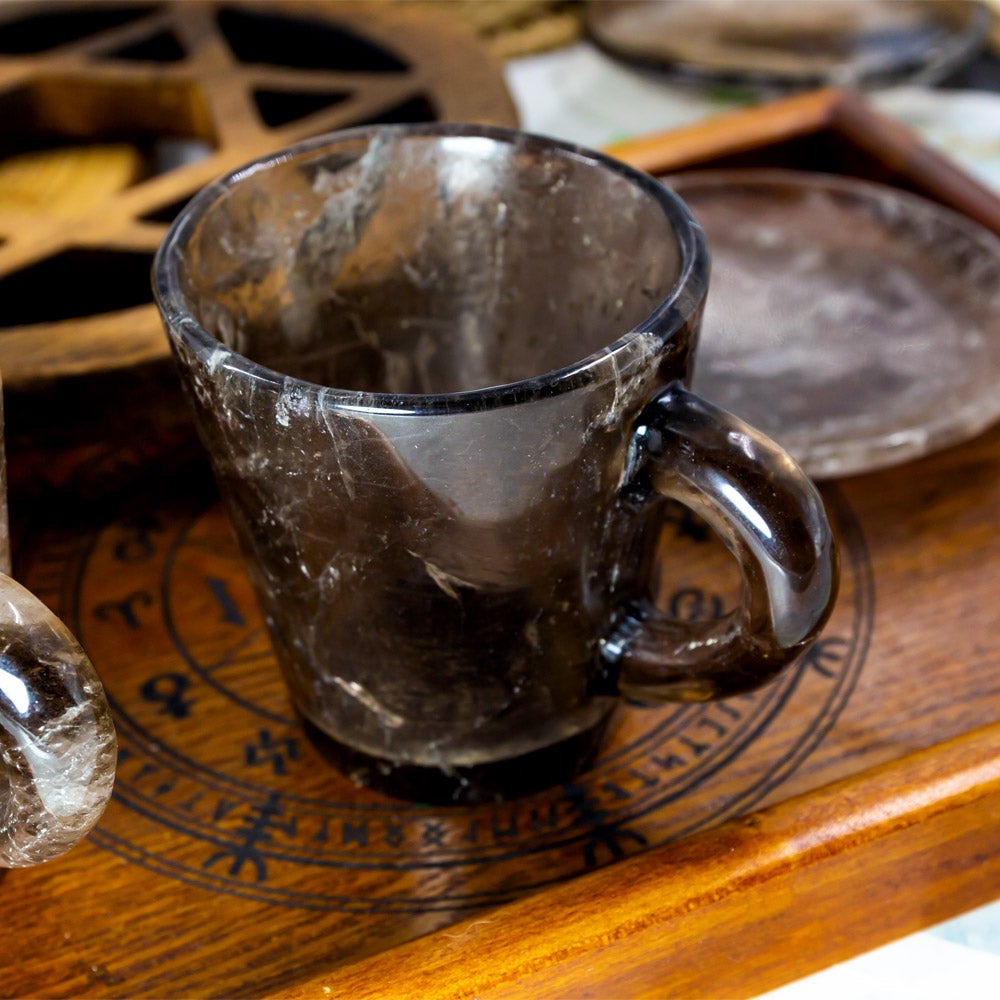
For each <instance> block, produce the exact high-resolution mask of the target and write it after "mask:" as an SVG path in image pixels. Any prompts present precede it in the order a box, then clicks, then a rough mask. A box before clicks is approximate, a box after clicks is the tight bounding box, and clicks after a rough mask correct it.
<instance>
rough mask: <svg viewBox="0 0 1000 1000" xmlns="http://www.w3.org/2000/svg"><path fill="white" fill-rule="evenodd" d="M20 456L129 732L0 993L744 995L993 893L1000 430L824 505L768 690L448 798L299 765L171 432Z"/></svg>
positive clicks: (679, 530)
mask: <svg viewBox="0 0 1000 1000" xmlns="http://www.w3.org/2000/svg"><path fill="white" fill-rule="evenodd" d="M775 111H776V113H778V114H780V113H781V108H780V107H778V108H777V109H775ZM824 122H825V119H821V120H817V121H816V122H815V126H816V128H825V127H826V126H825V124H824ZM807 132H808V130H803V133H804V134H805V133H807ZM729 134H730V131H729V126H728V125H725V124H723V125H720V127H719V142H720V144H722V143H723V142H724V140H725V138H726V137H727V136H728V135H729ZM764 145H766V143H765V144H764ZM843 148H844V151H845V154H846V156H845V159H847V160H850V159H851V146H850V144H849V143H846V142H845V143H844V145H843ZM824 166H825V167H828V166H829V161H828V160H827V161H825V164H824ZM10 458H11V470H10V471H11V496H12V508H13V510H12V519H13V525H14V530H15V536H16V541H17V549H16V553H15V565H16V572H17V574H18V576H19V578H20V579H22V580H23V581H24V582H25V583H27V584H28V585H29V586H30V587H32V589H34V590H35V592H36V593H38V594H39V595H40V596H42V597H43V599H45V600H46V601H47V602H48V603H50V604H51V605H52V606H53V607H54V608H56V610H57V611H59V613H60V614H62V615H63V616H64V617H65V618H66V620H67V621H68V622H69V623H70V625H71V626H72V627H73V628H74V630H75V631H76V632H77V634H78V635H79V636H80V638H81V639H82V641H83V643H84V645H85V647H86V648H87V649H88V651H89V652H90V654H91V656H92V658H93V660H94V662H95V664H96V666H97V667H98V670H99V671H100V672H101V674H102V677H103V678H104V680H105V683H106V685H107V688H108V691H109V695H110V697H111V699H112V702H113V704H114V710H115V714H116V721H117V725H118V728H119V735H120V739H121V745H122V759H121V763H120V767H119V773H118V784H117V790H116V795H115V800H114V802H113V803H112V805H111V807H110V808H109V810H108V812H107V814H106V816H105V818H104V819H103V820H102V822H101V823H100V825H99V827H98V829H97V830H96V831H95V832H94V834H93V835H92V836H91V837H90V838H89V840H88V842H87V843H85V844H84V845H83V846H81V847H80V848H79V849H77V850H76V851H74V852H73V853H72V854H70V855H68V856H67V857H66V858H64V859H62V860H60V861H59V862H57V863H54V864H52V865H49V866H45V867H42V868H39V869H33V870H26V871H13V872H9V873H7V874H6V875H5V876H3V878H2V886H3V892H4V894H5V902H6V906H7V909H6V911H5V912H6V917H7V919H6V924H5V926H6V928H7V931H6V938H7V940H6V945H7V948H6V954H7V955H10V956H17V957H16V959H9V960H8V962H7V967H6V968H5V969H4V975H3V983H4V988H5V990H6V991H7V992H8V993H9V994H10V995H15V996H16V995H45V996H68V995H74V996H122V995H127V996H163V995H170V996H181V995H182V996H209V995H225V996H264V995H270V996H289V997H306V996H309V997H328V996H342V997H352V998H353V997H364V996H428V997H431V996H442V997H444V996H448V997H468V996H473V995H477V996H484V997H485V996H490V997H502V996H511V997H515V996H516V997H549V996H551V997H562V996H567V995H571V996H585V995H592V996H595V997H604V996H621V995H628V996H643V995H648V996H662V995H682V996H685V997H695V996H705V997H710V996H719V995H726V996H730V995H732V996H737V995H751V994H753V993H754V992H758V991H760V990H762V989H766V988H769V987H771V986H775V985H778V984H779V983H780V982H782V981H785V980H788V979H791V978H795V977H796V976H799V975H802V974H804V973H806V972H809V971H812V970H814V969H815V968H818V967H820V966H822V965H823V964H826V963H828V962H830V961H832V960H835V959H839V958H843V957H846V956H847V955H850V954H853V953H856V952H857V951H860V950H863V949H864V948H866V947H871V946H874V945H876V944H879V943H882V942H883V941H885V940H888V939H889V938H891V937H893V936H895V935H897V934H900V933H903V932H906V931H909V930H914V929H916V928H918V927H920V926H923V925H925V924H926V923H929V922H932V921H935V920H938V919H942V918H943V917H946V916H949V915H951V914H952V913H955V912H957V911H959V910H961V909H964V908H967V907H969V906H972V905H975V904H977V903H980V902H984V901H985V900H986V899H988V898H991V897H993V896H995V895H997V894H1000V809H998V805H1000V729H998V727H997V720H998V719H1000V682H998V681H997V677H998V676H1000V671H998V668H1000V638H998V636H1000V627H998V626H1000V615H998V608H1000V600H998V598H1000V586H998V567H1000V533H998V532H997V521H998V511H1000V429H994V430H993V431H991V432H989V433H987V434H984V435H982V436H981V437H979V438H978V439H976V440H974V441H970V442H968V443H966V444H965V445H963V446H961V447H958V448H954V449H951V450H949V451H946V452H942V453H940V454H937V455H934V456H929V457H927V458H925V459H923V460H921V461H920V462H916V463H911V464H909V465H906V466H902V467H900V468H897V469H892V470H886V471H884V472H879V473H876V474H872V475H869V476H863V477H856V478H854V479H850V480H845V481H842V482H839V483H836V484H831V485H829V486H827V487H825V488H824V492H825V497H826V500H827V503H828V505H829V509H830V513H831V518H832V520H833V522H834V525H835V528H836V531H837V533H838V537H839V539H840V543H841V547H842V553H843V558H844V585H843V589H842V593H841V597H840V600H839V602H838V606H837V609H836V611H835V613H834V616H833V618H832V620H831V622H830V625H829V627H828V628H827V630H826V631H825V633H824V635H823V637H822V639H821V640H820V642H819V644H818V645H817V646H816V647H815V649H814V650H813V652H812V653H811V654H810V655H809V656H808V657H806V658H805V659H804V660H803V661H802V663H801V664H800V665H799V666H797V667H796V668H795V669H794V670H793V671H791V672H790V673H789V674H788V675H787V676H786V677H785V678H784V679H782V680H780V681H778V682H777V683H776V684H775V685H773V686H772V687H770V688H768V689H766V690H765V691H762V692H759V693H757V694H755V695H752V696H747V697H745V698H740V699H735V700H733V701H731V702H727V703H722V704H715V705H702V706H681V707H669V706H668V707H664V708H659V709H643V708H638V707H632V706H629V707H626V708H624V709H623V710H622V712H621V713H620V716H619V718H618V721H617V724H616V726H615V728H614V730H613V733H612V736H611V740H610V743H609V745H608V747H607V749H606V750H605V752H604V753H603V754H602V756H601V758H600V759H599V760H598V762H597V764H596V765H595V766H594V768H593V769H592V770H590V771H589V772H588V773H586V774H584V775H582V776H580V778H579V779H578V780H577V781H576V782H574V783H572V784H570V785H568V786H565V787H561V788H558V789H553V790H551V791H549V792H546V793H542V794H539V795H536V796H532V797H530V798H527V799H523V800H520V801H517V802H514V803H508V804H505V805H497V806H490V807H480V808H462V809H453V810H449V809H442V808H427V807H419V806H415V805H413V804H408V803H403V802H397V801H392V800H388V799H385V798H383V797H381V796H378V795H375V794H373V793H367V792H363V791H360V790H357V789H355V788H354V787H353V786H352V785H351V784H350V783H349V782H348V781H347V780H346V779H344V778H342V777H340V776H339V775H337V774H336V773H334V772H332V771H331V770H329V769H328V768H327V767H326V766H325V765H323V764H322V763H321V761H320V758H319V756H318V754H317V752H316V751H315V750H314V749H313V748H312V746H311V745H310V744H309V742H308V739H307V738H306V737H305V735H304V733H303V732H302V730H301V728H300V727H299V725H298V723H297V721H296V719H295V718H294V716H293V715H292V714H291V712H290V711H289V708H288V704H287V699H286V696H285V694H284V691H283V689H282V687H281V683H280V681H279V679H278V675H277V670H276V668H275V665H274V663H273V659H272V656H271V654H270V651H269V649H268V646H267V644H266V641H265V638H264V635H263V631H262V628H261V621H260V616H259V612H258V611H257V610H256V608H255V605H254V602H253V600H252V597H251V594H250V591H249V587H248V584H247V581H246V578H245V575H244V574H243V571H242V569H241V568H240V565H239V562H238V559H237V557H236V552H235V547H234V543H233V539H232V536H231V534H230V532H229V528H228V525H227V523H226V520H225V518H224V516H223V515H222V512H221V509H220V507H219V505H218V503H217V500H216V498H215V494H214V489H213V486H212V483H211V479H210V477H209V476H208V474H207V471H206V469H205V467H204V464H203V463H202V461H201V459H200V457H199V456H198V451H197V447H196V445H195V443H194V442H193V441H192V440H191V438H190V436H188V435H185V434H183V433H176V434H173V435H169V434H168V435H164V436H163V437H162V439H161V440H160V441H158V442H157V443H155V444H151V443H149V442H148V441H142V442H135V443H134V444H133V446H132V447H131V448H130V449H129V450H128V451H126V452H125V453H122V452H116V451H115V450H114V449H113V448H110V447H109V446H107V445H103V446H102V445H101V444H100V443H99V442H93V443H92V444H91V445H90V446H89V447H88V448H87V449H85V450H84V451H80V452H76V453H73V452H68V453H66V454H63V455H61V456H57V457H54V458H51V457H50V459H49V460H48V462H47V464H45V465H44V468H40V465H41V464H42V463H43V461H44V460H43V459H40V458H39V455H38V454H33V453H30V452H25V451H15V452H14V453H13V454H12V455H11V456H10ZM55 486H58V487H59V488H58V489H55V488H54V487H55ZM68 497H73V498H74V500H73V502H72V503H68V502H67V498H68ZM662 544H663V545H664V546H666V547H668V548H670V549H671V550H673V551H675V552H676V553H678V554H679V555H680V554H682V555H683V556H684V562H685V563H686V565H687V566H688V570H687V572H686V575H685V576H684V577H683V578H677V577H674V578H672V579H668V580H663V581H662V585H661V593H660V595H659V596H660V601H661V603H662V604H663V605H664V606H665V607H668V608H670V609H672V610H673V611H675V612H676V613H679V614H682V615H692V616H693V615H698V614H714V613H717V612H718V610H719V609H720V608H721V607H724V606H725V605H726V604H727V603H728V601H729V600H730V599H731V593H732V586H733V574H732V571H731V567H730V566H729V564H728V562H727V559H726V557H725V556H724V555H723V554H722V553H721V551H720V549H719V547H718V546H717V545H716V544H715V543H714V542H713V541H712V539H711V538H710V536H708V535H706V534H705V532H704V531H703V529H702V526H701V525H700V524H698V523H697V522H696V521H694V520H693V519H691V518H690V517H686V516H684V515H683V513H682V512H681V511H679V510H676V511H674V515H673V517H672V520H671V521H670V522H669V523H668V524H667V525H666V530H665V532H664V537H663V540H662ZM981 727H986V728H981ZM831 782H839V784H835V785H833V786H831V784H830V783H831ZM463 919H464V922H462V921H463ZM456 922H457V923H456Z"/></svg>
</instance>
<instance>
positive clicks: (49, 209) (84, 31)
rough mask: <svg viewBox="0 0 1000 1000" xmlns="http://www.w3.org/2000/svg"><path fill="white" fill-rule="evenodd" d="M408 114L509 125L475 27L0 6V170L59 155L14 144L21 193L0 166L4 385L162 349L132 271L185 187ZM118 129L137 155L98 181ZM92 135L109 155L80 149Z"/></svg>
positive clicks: (431, 17)
mask: <svg viewBox="0 0 1000 1000" xmlns="http://www.w3.org/2000/svg"><path fill="white" fill-rule="evenodd" d="M417 120H452V121H474V122H489V123H493V124H500V125H513V124H515V123H516V116H515V113H514V109H513V105H512V103H511V101H510V98H509V96H508V94H507V91H506V89H505V87H504V84H503V80H502V76H501V71H500V67H499V65H498V64H497V63H496V62H495V61H494V60H493V59H492V58H491V57H490V56H489V54H488V52H487V51H486V50H485V48H484V47H483V46H482V45H481V43H480V42H479V41H478V39H477V37H476V36H475V34H474V32H473V31H472V30H471V29H469V28H466V27H465V26H463V25H461V24H459V23H457V22H455V21H454V19H452V18H449V17H445V16H442V15H439V14H435V12H434V11H429V10H427V9H425V8H422V7H416V6H412V5H409V4H392V5H385V4H374V3H373V4H362V3H304V4H298V5H295V4H288V3H283V4H280V5H276V4H272V5H270V6H268V5H261V4H246V3H239V2H233V3H223V2H217V0H210V2H209V0H206V2H197V0H174V2H165V3H143V2H136V3H128V2H123V3H79V2H75V3H35V2H29V3H10V4H4V5H3V7H2V10H0V121H2V122H3V129H2V135H0V168H2V167H3V164H4V162H9V161H10V160H11V158H12V157H18V156H20V158H21V159H22V160H23V158H24V155H25V153H26V151H35V155H36V156H37V152H38V150H39V149H43V150H51V148H52V147H56V148H57V149H58V150H59V152H60V153H61V154H63V155H64V157H65V160H64V162H65V164H66V170H67V171H68V175H67V178H65V179H63V180H62V181H61V182H60V179H59V176H58V172H57V173H56V175H55V177H53V176H52V172H51V170H50V169H49V168H50V167H51V163H50V160H48V159H47V160H45V161H44V166H38V165H37V164H34V165H33V164H32V162H31V161H29V162H28V169H29V172H30V170H31V169H35V170H36V175H37V178H38V181H39V183H45V182H46V178H48V180H49V182H50V183H51V184H52V188H53V189H52V190H51V191H45V190H43V191H42V193H41V196H40V197H39V198H38V199H37V200H36V201H35V202H33V203H28V204H26V203H25V200H24V199H23V198H22V199H17V198H14V197H13V196H12V195H11V193H10V191H7V192H6V193H5V192H4V190H3V174H2V169H0V302H2V303H3V304H2V305H0V329H2V332H3V336H2V337H0V370H2V371H3V376H4V381H5V383H6V384H7V385H8V386H9V387H18V386H21V385H25V384H31V383H35V382H38V381H39V380H46V379H55V378H60V377H65V376H72V375H79V374H87V373H93V372H106V371H109V370H120V369H123V368H127V367H129V366H132V365H135V364H140V363H144V362H149V361H155V360H158V359H161V358H165V357H166V356H167V346H166V340H165V338H164V336H163V333H162V330H161V329H160V325H159V321H158V319H157V317H156V313H155V309H154V308H153V306H152V305H151V304H150V302H151V296H150V292H149V268H150V262H151V259H152V255H153V253H154V252H155V250H156V248H157V246H158V245H159V243H160V241H161V239H162V237H163V235H164V233H165V231H166V227H167V224H168V223H169V221H170V220H171V219H172V217H173V216H174V215H175V214H176V213H177V211H179V209H180V207H181V206H183V204H184V203H185V202H186V201H187V199H188V198H190V196H191V195H192V194H194V193H195V192H196V191H197V190H198V189H200V188H201V187H202V186H204V185H205V184H206V183H208V182H209V181H211V180H213V179H214V178H216V177H218V176H219V175H221V174H223V173H225V172H226V171H228V170H230V169H233V168H234V167H236V166H238V165H239V164H241V163H244V162H246V161H247V160H250V159H252V158H254V157H256V156H259V155H261V154H262V153H265V152H267V151H269V150H273V149H276V148H279V147H281V146H284V145H287V144H289V143H291V142H294V141H296V140H298V139H301V138H305V137H307V136H312V135H318V134H320V133H323V132H327V131H331V130H333V129H337V128H342V127H346V126H349V125H355V124H360V123H365V122H378V121H417ZM109 143H114V144H118V146H119V148H118V149H117V150H116V149H115V148H108V146H107V144H109ZM94 144H97V146H96V147H95V145H94ZM121 144H125V146H126V147H127V148H128V149H129V150H130V154H129V155H130V156H132V157H138V160H139V163H138V167H137V171H138V172H137V174H136V172H135V171H133V170H129V169H125V170H123V174H122V181H121V183H120V184H117V185H115V184H112V185H111V186H110V189H109V186H108V177H109V173H110V172H112V171H113V169H114V170H117V169H121V161H120V156H118V154H119V153H120V152H121ZM64 147H73V148H69V149H66V150H65V152H63V151H64ZM95 149H96V150H97V151H98V152H100V153H101V154H103V155H104V156H105V158H106V160H107V161H108V162H111V163H113V164H114V167H113V168H112V167H111V166H108V167H107V169H102V168H101V164H100V163H98V164H89V163H88V160H87V157H86V155H84V154H86V153H87V152H88V150H89V151H90V152H91V153H93V152H94V151H95ZM89 166H92V167H93V174H92V176H93V184H91V185H89V187H88V185H86V184H84V183H83V182H82V181H81V179H80V178H81V177H82V176H83V175H84V172H85V171H87V169H88V167H89ZM67 184H70V185H75V187H74V188H73V190H72V193H71V194H70V193H69V192H68V191H64V190H63V189H64V188H65V186H66V185H67ZM60 185H61V186H60ZM63 193H65V194H66V195H67V197H60V195H61V194H63ZM67 202H68V204H67Z"/></svg>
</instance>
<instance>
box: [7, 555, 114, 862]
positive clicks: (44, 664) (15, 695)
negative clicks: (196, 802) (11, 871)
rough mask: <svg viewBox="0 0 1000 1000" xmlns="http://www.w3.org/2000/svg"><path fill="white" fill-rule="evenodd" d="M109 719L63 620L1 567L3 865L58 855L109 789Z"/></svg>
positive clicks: (83, 829) (88, 824)
mask: <svg viewBox="0 0 1000 1000" xmlns="http://www.w3.org/2000/svg"><path fill="white" fill-rule="evenodd" d="M115 763H116V741H115V732H114V726H113V724H112V721H111V715H110V712H109V710H108V703H107V701H106V699H105V697H104V692H103V690H102V688H101V685H100V682H99V680H98V678H97V675H96V673H95V672H94V668H93V666H92V665H91V663H90V661H89V660H88V659H87V656H86V654H85V653H84V651H83V650H82V649H81V648H80V645H79V643H78V642H77V641H76V639H75V638H74V637H73V635H72V634H71V633H70V631H69V630H68V629H67V628H66V626H65V625H64V624H63V623H62V622H61V621H59V619H58V618H56V616H55V615H53V614H52V612H51V611H49V610H48V608H46V607H45V605H44V604H42V602H41V601H39V600H38V598H36V597H35V596H34V595H33V594H31V593H29V592H28V591H27V590H25V589H24V588H23V587H22V586H21V585H20V584H18V583H16V582H15V581H14V580H12V579H10V577H8V576H4V575H3V574H0V867H7V868H20V867H24V866H27V865H34V864H38V863H39V862H42V861H48V860H51V859H52V858H55V857H57V856H59V855H60V854H62V853H64V852H65V851H67V850H69V849H70V848H71V847H73V846H74V845H75V844H76V843H77V842H78V841H79V840H80V839H81V838H82V837H84V836H85V835H86V833H87V832H88V831H89V830H90V829H91V828H92V827H93V825H94V824H95V823H96V822H97V820H98V819H99V818H100V816H101V813H102V812H103V811H104V807H105V806H106V805H107V803H108V800H109V798H110V796H111V790H112V786H113V783H114V775H115Z"/></svg>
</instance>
